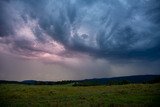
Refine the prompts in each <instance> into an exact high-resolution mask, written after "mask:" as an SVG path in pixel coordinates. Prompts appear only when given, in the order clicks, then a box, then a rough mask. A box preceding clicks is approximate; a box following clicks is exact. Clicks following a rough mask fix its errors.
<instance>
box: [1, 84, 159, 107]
mask: <svg viewBox="0 0 160 107" xmlns="http://www.w3.org/2000/svg"><path fill="white" fill-rule="evenodd" d="M37 106H38V107H70V106H71V107H103V106H109V107H117V106H118V107H119V106H120V107H128V106H131V107H160V83H158V84H128V85H112V86H88V87H73V86H71V85H59V86H53V85H21V84H1V85H0V107H37Z"/></svg>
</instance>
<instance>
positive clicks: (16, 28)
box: [0, 0, 160, 81]
mask: <svg viewBox="0 0 160 107" xmlns="http://www.w3.org/2000/svg"><path fill="white" fill-rule="evenodd" d="M147 74H160V0H0V79H4V80H28V79H32V80H54V81H56V80H70V79H71V80H72V79H86V78H102V77H103V78H104V77H115V76H126V75H147Z"/></svg>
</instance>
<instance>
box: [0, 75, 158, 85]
mask: <svg viewBox="0 0 160 107" xmlns="http://www.w3.org/2000/svg"><path fill="white" fill-rule="evenodd" d="M151 77H152V76H150V77H149V78H148V76H147V78H146V76H145V78H144V79H142V78H141V80H140V79H139V77H138V78H137V77H136V78H133V76H132V77H120V78H102V79H86V80H65V81H56V82H54V81H36V80H25V81H21V82H18V81H5V80H0V84H27V85H65V84H71V85H72V86H97V85H124V84H131V83H144V84H151V83H160V76H153V77H152V78H151ZM142 80H143V81H142Z"/></svg>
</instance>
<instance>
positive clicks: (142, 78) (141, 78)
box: [76, 75, 160, 86]
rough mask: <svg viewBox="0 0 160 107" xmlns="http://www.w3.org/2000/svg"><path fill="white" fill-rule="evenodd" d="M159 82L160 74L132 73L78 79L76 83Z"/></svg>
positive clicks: (119, 83) (118, 83) (83, 84)
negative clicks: (132, 74) (128, 74)
mask: <svg viewBox="0 0 160 107" xmlns="http://www.w3.org/2000/svg"><path fill="white" fill-rule="evenodd" d="M156 82H160V75H134V76H123V77H113V78H95V79H85V80H81V81H78V83H77V84H76V85H80V86H81V85H82V86H85V85H86V86H87V85H121V84H129V83H156Z"/></svg>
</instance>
